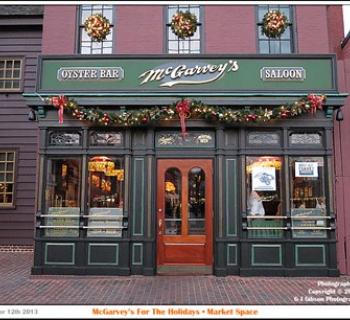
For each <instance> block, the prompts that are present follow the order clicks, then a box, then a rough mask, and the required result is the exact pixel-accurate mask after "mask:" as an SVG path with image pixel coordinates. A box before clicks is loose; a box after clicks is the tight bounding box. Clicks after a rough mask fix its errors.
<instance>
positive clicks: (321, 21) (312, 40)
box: [295, 5, 329, 53]
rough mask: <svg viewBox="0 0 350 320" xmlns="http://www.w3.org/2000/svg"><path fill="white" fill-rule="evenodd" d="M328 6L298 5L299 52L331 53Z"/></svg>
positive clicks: (297, 31)
mask: <svg viewBox="0 0 350 320" xmlns="http://www.w3.org/2000/svg"><path fill="white" fill-rule="evenodd" d="M326 7H327V6H314V5H312V6H305V5H299V6H296V8H295V20H296V33H297V48H298V53H329V40H328V30H327V8H326Z"/></svg>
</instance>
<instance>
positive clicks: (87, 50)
mask: <svg viewBox="0 0 350 320" xmlns="http://www.w3.org/2000/svg"><path fill="white" fill-rule="evenodd" d="M94 14H102V16H104V17H106V18H107V19H108V20H109V22H110V23H111V32H110V33H109V34H108V35H107V37H106V39H105V40H103V41H101V42H97V41H94V40H92V39H91V38H90V37H89V36H88V34H87V33H86V31H85V29H84V22H85V20H86V19H87V18H88V17H89V16H91V15H94ZM113 16H114V15H113V6H112V5H82V6H80V19H79V48H78V50H79V53H82V54H104V53H107V54H108V53H112V51H113V25H114V21H113Z"/></svg>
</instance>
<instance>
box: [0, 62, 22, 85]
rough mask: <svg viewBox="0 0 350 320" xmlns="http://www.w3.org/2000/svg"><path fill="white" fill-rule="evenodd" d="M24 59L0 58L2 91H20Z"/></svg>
mask: <svg viewBox="0 0 350 320" xmlns="http://www.w3.org/2000/svg"><path fill="white" fill-rule="evenodd" d="M21 76H22V59H18V58H0V91H20V90H21Z"/></svg>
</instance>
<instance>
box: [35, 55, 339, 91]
mask: <svg viewBox="0 0 350 320" xmlns="http://www.w3.org/2000/svg"><path fill="white" fill-rule="evenodd" d="M334 59H335V58H334V56H332V55H317V56H313V55H301V56H300V57H299V56H298V55H286V56H281V57H278V58H277V57H276V56H265V55H263V56H259V55H255V56H248V55H247V56H246V55H225V56H219V57H213V56H205V55H186V56H183V55H181V56H179V57H175V56H167V55H164V56H147V57H140V56H123V57H122V56H113V55H108V57H101V56H99V57H95V56H93V55H92V56H88V57H87V56H84V55H82V56H78V57H75V56H74V57H72V56H42V57H41V58H40V60H39V77H38V83H37V91H38V92H39V93H41V92H43V93H45V92H48V93H50V94H51V93H69V92H90V93H104V92H108V93H114V92H115V93H117V92H120V93H135V94H137V93H138V92H142V94H147V93H152V92H156V93H157V95H160V96H161V94H162V93H171V92H181V93H185V94H187V95H188V93H191V92H197V93H200V92H210V93H213V92H214V93H215V92H218V93H220V92H223V93H224V92H238V93H244V92H269V91H271V92H276V91H277V92H278V91H283V92H288V91H290V92H296V91H299V92H322V91H328V92H330V91H336V82H335V78H336V77H335V71H334V69H335V62H334V61H335V60H334Z"/></svg>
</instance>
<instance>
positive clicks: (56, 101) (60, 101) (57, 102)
mask: <svg viewBox="0 0 350 320" xmlns="http://www.w3.org/2000/svg"><path fill="white" fill-rule="evenodd" d="M49 102H50V104H52V105H53V106H54V107H56V108H58V123H59V124H62V123H63V109H64V107H66V106H67V104H68V98H67V97H66V96H56V97H52V98H50V99H49Z"/></svg>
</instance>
